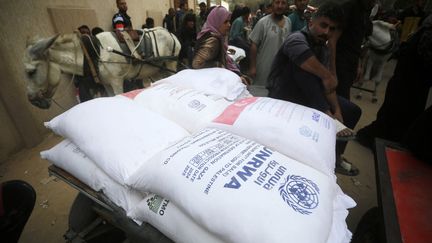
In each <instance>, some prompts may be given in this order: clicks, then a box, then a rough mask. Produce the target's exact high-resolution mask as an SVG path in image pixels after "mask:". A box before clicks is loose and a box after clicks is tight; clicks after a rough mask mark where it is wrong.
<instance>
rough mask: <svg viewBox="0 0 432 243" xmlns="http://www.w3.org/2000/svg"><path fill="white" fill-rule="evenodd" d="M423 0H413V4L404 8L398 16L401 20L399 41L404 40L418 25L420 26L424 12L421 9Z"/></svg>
mask: <svg viewBox="0 0 432 243" xmlns="http://www.w3.org/2000/svg"><path fill="white" fill-rule="evenodd" d="M425 4H426V1H425V0H414V4H413V5H412V6H409V7H408V8H406V9H404V10H403V11H402V12H401V13H400V14H399V16H398V19H399V20H400V21H401V22H402V31H401V41H402V42H405V41H406V40H407V39H408V37H409V36H410V35H411V34H412V33H414V32H415V31H416V30H417V28H418V27H419V26H421V24H422V22H423V20H424V18H425V17H426V13H425V11H424V10H423V9H424V7H425Z"/></svg>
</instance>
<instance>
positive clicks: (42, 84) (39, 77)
mask: <svg viewBox="0 0 432 243" xmlns="http://www.w3.org/2000/svg"><path fill="white" fill-rule="evenodd" d="M57 38H58V35H56V36H53V37H50V38H47V39H41V40H38V41H36V42H34V43H30V44H27V47H26V51H25V55H24V69H25V73H26V77H27V98H28V100H29V101H30V103H32V104H33V105H35V106H37V107H39V108H41V109H48V108H49V107H50V106H51V98H52V97H53V95H54V92H55V89H56V87H57V85H58V83H59V81H60V74H61V70H60V68H59V66H58V65H57V64H55V63H52V62H50V60H49V48H50V47H51V46H52V45H53V44H54V42H55V41H56V39H57Z"/></svg>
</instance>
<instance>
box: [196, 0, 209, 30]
mask: <svg viewBox="0 0 432 243" xmlns="http://www.w3.org/2000/svg"><path fill="white" fill-rule="evenodd" d="M199 9H200V12H199V14H198V16H197V21H196V28H197V33H198V32H200V31H201V28H202V26H203V25H204V23H205V22H206V20H207V4H206V3H205V2H201V3H200V4H199Z"/></svg>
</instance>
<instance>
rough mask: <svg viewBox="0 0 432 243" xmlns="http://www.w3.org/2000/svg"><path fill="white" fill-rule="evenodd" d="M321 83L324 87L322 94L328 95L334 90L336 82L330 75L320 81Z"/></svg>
mask: <svg viewBox="0 0 432 243" xmlns="http://www.w3.org/2000/svg"><path fill="white" fill-rule="evenodd" d="M322 83H323V85H324V92H325V93H326V94H328V93H331V92H333V91H334V90H336V87H337V84H338V81H337V78H336V77H335V76H334V75H332V74H330V75H327V76H326V77H325V78H323V79H322Z"/></svg>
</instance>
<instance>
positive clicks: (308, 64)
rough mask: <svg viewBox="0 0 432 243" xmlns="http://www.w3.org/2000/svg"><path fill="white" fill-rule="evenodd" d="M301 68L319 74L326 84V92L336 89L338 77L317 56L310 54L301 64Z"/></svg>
mask: <svg viewBox="0 0 432 243" xmlns="http://www.w3.org/2000/svg"><path fill="white" fill-rule="evenodd" d="M300 68H301V69H303V70H305V71H307V72H309V73H312V74H314V75H316V76H318V77H319V78H320V79H321V80H322V82H323V85H324V91H325V93H326V94H330V93H332V92H333V91H335V90H336V87H337V79H336V76H335V75H333V74H332V73H331V72H330V71H329V70H328V69H327V68H326V67H325V66H324V65H322V64H321V63H320V62H319V61H318V59H317V58H316V57H315V56H310V57H309V58H307V59H306V60H305V61H304V62H303V63H302V64H301V65H300Z"/></svg>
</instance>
